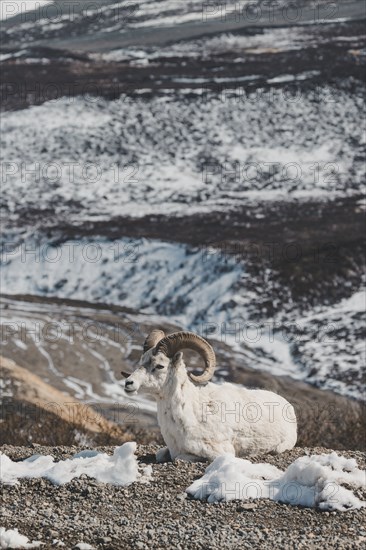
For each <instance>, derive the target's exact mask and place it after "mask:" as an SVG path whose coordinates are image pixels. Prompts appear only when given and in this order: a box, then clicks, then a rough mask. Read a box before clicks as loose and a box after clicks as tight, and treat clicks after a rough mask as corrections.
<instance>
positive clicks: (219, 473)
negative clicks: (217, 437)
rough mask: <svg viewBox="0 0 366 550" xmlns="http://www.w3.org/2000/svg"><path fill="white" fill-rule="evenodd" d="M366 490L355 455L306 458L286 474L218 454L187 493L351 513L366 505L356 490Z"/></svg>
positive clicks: (213, 499) (202, 497)
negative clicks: (274, 502)
mask: <svg viewBox="0 0 366 550" xmlns="http://www.w3.org/2000/svg"><path fill="white" fill-rule="evenodd" d="M343 485H347V486H350V487H352V488H354V489H359V488H366V476H365V471H364V470H360V469H359V468H358V466H357V462H356V461H355V460H354V459H347V458H344V457H342V456H339V455H337V453H335V452H332V453H330V454H321V455H312V456H303V457H300V458H298V459H297V460H295V461H294V462H293V463H292V464H290V466H289V467H288V468H287V469H286V470H285V471H284V472H283V471H282V470H280V469H278V468H276V467H275V466H272V465H271V464H268V463H259V464H254V463H252V462H250V461H249V460H244V459H242V458H236V457H235V456H233V455H230V454H225V455H222V456H219V457H217V458H216V459H215V460H214V461H213V462H212V464H210V466H208V468H206V472H205V474H204V476H203V477H202V478H200V479H198V480H196V481H194V482H193V483H192V485H191V486H190V487H188V489H187V493H188V494H190V495H192V496H193V498H195V499H200V500H207V501H208V502H220V501H230V500H248V499H260V498H267V499H271V500H274V501H276V502H283V503H286V504H291V505H293V506H304V507H307V508H319V509H320V510H336V511H340V512H345V511H347V510H356V509H359V508H362V507H365V506H366V502H364V501H361V500H360V499H359V498H358V497H357V496H356V495H355V494H354V493H353V492H352V491H351V490H350V489H346V488H345V487H344V486H343Z"/></svg>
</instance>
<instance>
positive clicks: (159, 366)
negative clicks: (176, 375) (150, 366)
mask: <svg viewBox="0 0 366 550" xmlns="http://www.w3.org/2000/svg"><path fill="white" fill-rule="evenodd" d="M155 368H156V369H164V368H165V366H164V365H155Z"/></svg>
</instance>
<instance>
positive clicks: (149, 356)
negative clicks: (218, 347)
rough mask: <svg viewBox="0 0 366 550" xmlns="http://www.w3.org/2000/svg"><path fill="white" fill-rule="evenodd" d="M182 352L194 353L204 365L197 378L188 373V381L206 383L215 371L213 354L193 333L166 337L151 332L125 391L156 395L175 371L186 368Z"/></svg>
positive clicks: (128, 379) (160, 333)
mask: <svg viewBox="0 0 366 550" xmlns="http://www.w3.org/2000/svg"><path fill="white" fill-rule="evenodd" d="M183 349H191V350H193V351H195V352H197V353H198V354H199V355H200V356H201V357H202V359H203V360H204V363H205V368H204V370H203V372H202V374H200V375H194V374H192V373H189V374H188V376H189V378H190V379H191V380H192V381H193V382H194V383H196V384H206V382H208V381H209V380H210V379H211V378H212V376H213V373H214V371H215V366H216V359H215V352H214V350H213V349H212V347H211V346H210V344H209V343H208V342H206V340H204V339H203V338H201V337H200V336H198V335H197V334H193V333H192V332H174V333H173V334H169V336H166V335H165V333H164V332H163V331H162V330H156V329H155V330H153V331H152V332H150V334H149V335H148V337H147V338H146V340H145V343H144V348H143V354H142V356H141V359H140V364H139V366H138V367H137V369H136V370H135V371H134V372H133V373H132V374H131V375H129V374H126V373H123V372H122V374H123V375H124V376H128V378H127V380H126V381H125V390H126V392H128V393H134V392H137V391H138V390H140V389H141V390H142V391H143V392H145V393H150V394H153V395H159V394H160V393H161V392H162V390H163V388H164V386H165V384H166V383H167V381H168V379H171V377H172V376H174V373H175V372H176V371H178V370H181V369H185V367H186V365H185V363H184V359H183V353H182V350H183Z"/></svg>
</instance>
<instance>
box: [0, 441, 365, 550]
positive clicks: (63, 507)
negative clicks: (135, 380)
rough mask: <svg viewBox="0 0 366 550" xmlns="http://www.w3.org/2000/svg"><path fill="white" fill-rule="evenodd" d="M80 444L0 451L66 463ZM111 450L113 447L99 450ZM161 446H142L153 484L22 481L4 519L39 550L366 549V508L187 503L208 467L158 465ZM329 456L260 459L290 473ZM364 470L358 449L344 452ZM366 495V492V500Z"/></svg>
mask: <svg viewBox="0 0 366 550" xmlns="http://www.w3.org/2000/svg"><path fill="white" fill-rule="evenodd" d="M80 449H81V447H40V446H36V445H33V447H12V446H8V445H5V446H3V447H1V450H2V451H3V452H5V453H6V454H7V455H8V456H10V457H11V458H12V459H22V458H26V457H28V456H31V455H32V454H34V453H40V454H52V455H53V456H54V457H55V458H57V459H64V458H67V457H69V456H70V455H72V454H74V453H75V452H77V451H80ZM99 449H100V450H103V451H106V452H109V453H111V452H112V451H113V448H112V447H100V448H99ZM156 449H157V447H154V446H140V447H139V448H138V455H139V457H140V460H141V462H144V463H150V464H152V467H153V479H152V481H151V482H150V483H148V484H141V483H135V484H133V485H131V486H129V487H126V488H121V487H114V486H112V485H105V484H101V483H97V482H96V481H95V480H92V479H89V478H88V477H87V476H85V477H83V476H82V477H81V478H79V479H77V480H73V481H72V482H70V483H67V484H65V485H63V486H61V487H57V486H54V485H52V484H51V483H50V482H49V481H47V480H43V479H28V480H25V479H23V480H22V481H21V482H20V483H19V485H17V486H5V487H4V488H3V513H2V516H3V522H2V525H3V526H5V527H6V528H7V529H9V528H18V529H19V531H20V532H21V533H22V534H24V535H26V536H28V537H29V538H30V540H41V541H43V542H44V543H45V545H44V546H42V548H54V547H56V546H57V544H58V543H57V542H55V539H58V540H61V541H63V543H64V544H65V546H64V548H73V547H74V546H75V545H76V544H78V543H80V542H85V543H89V544H91V545H92V546H93V547H94V548H103V549H108V548H109V549H130V548H131V549H141V550H143V549H147V548H154V549H168V548H172V549H173V548H174V549H177V550H178V549H183V548H184V549H186V548H189V549H192V550H193V549H201V550H203V549H208V548H210V549H215V548H225V549H231V548H232V549H234V548H235V549H238V548H251V549H253V548H261V549H266V548H276V549H278V548H281V549H282V548H283V549H286V548H296V549H298V548H306V549H309V548H319V547H322V548H323V549H325V548H342V549H346V548H347V549H348V548H349V549H354V548H362V547H363V548H364V547H365V543H366V509H362V510H359V511H351V512H346V513H338V512H319V511H317V510H313V509H305V508H300V507H291V506H288V505H283V504H278V503H275V502H272V501H268V500H260V501H256V502H253V501H252V502H246V503H243V502H238V501H232V502H230V503H220V504H215V505H213V504H207V503H204V502H201V501H194V500H191V499H190V498H186V495H185V492H184V491H185V489H186V488H187V487H188V486H189V485H190V484H191V482H192V481H193V480H194V479H196V478H197V477H200V476H201V475H202V473H203V472H204V469H205V466H206V465H205V464H203V463H198V464H189V463H185V462H181V461H178V462H177V463H175V464H172V463H167V464H155V460H154V454H153V453H155V451H156ZM305 451H308V452H309V451H310V452H311V453H315V454H318V453H322V452H329V450H327V449H324V448H320V447H317V448H313V449H302V448H295V449H293V450H292V451H288V452H286V453H283V454H282V455H279V456H266V457H257V458H256V459H255V460H256V461H261V460H262V461H263V460H265V461H267V462H270V463H272V464H274V465H276V466H278V467H279V468H285V467H286V466H288V465H289V464H290V462H292V461H293V460H295V459H296V458H298V457H299V456H302V455H303V454H304V453H305ZM340 454H342V455H344V456H347V457H353V458H356V460H357V462H358V464H359V466H360V467H363V468H364V467H365V464H366V455H365V453H361V452H356V451H355V452H340ZM364 496H365V495H364Z"/></svg>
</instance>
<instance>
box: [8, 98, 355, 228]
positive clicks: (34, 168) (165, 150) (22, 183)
mask: <svg viewBox="0 0 366 550" xmlns="http://www.w3.org/2000/svg"><path fill="white" fill-rule="evenodd" d="M327 93H328V94H329V90H328V91H327V90H318V92H316V91H313V92H309V93H305V92H304V94H303V95H302V96H301V97H300V99H299V100H298V101H297V100H296V101H289V100H287V98H286V96H285V95H284V93H283V91H281V90H275V89H270V91H269V92H268V91H267V92H266V93H263V94H262V93H260V91H257V92H256V93H254V94H253V95H249V96H243V97H241V98H238V96H237V95H234V97H231V98H230V97H227V96H226V94H225V96H223V95H218V96H217V95H216V96H215V95H214V96H210V97H206V96H205V97H202V96H196V97H194V98H192V97H190V98H186V97H185V96H184V95H183V96H182V95H180V94H179V95H178V96H172V97H169V96H164V97H155V98H153V99H150V100H148V99H144V98H143V97H141V98H140V99H131V98H128V97H125V96H122V97H121V98H120V99H118V100H116V101H112V102H107V101H104V100H102V99H99V98H91V97H90V98H89V100H88V98H71V99H62V100H59V101H51V102H48V103H45V104H44V105H42V106H39V107H32V108H30V109H28V110H26V111H23V112H22V116H19V115H18V113H17V112H8V113H4V114H3V115H2V127H3V137H2V148H1V149H2V150H1V159H2V193H3V199H2V201H3V202H2V204H3V206H4V210H3V213H4V214H5V216H6V215H7V214H10V215H11V217H12V218H13V219H14V217H15V218H16V217H17V216H18V215H19V213H20V212H23V211H24V209H28V208H36V209H37V210H39V209H41V210H47V209H51V210H52V211H54V215H55V216H56V217H61V218H62V216H64V215H67V217H68V220H70V219H73V218H75V219H77V220H80V219H84V220H85V219H90V218H93V219H96V217H99V219H100V217H102V218H104V219H110V218H111V217H113V216H114V215H129V216H131V215H133V216H137V217H140V216H142V215H144V214H147V213H155V214H177V215H179V214H182V213H187V208H188V209H189V210H188V212H189V213H190V214H192V213H194V212H207V211H212V210H220V211H222V210H227V209H231V208H235V206H237V205H238V204H239V203H242V202H243V201H246V202H248V201H249V202H253V201H258V200H275V199H282V200H291V199H292V198H295V197H297V198H302V197H311V198H314V197H316V196H317V197H320V198H321V197H323V198H326V199H329V198H330V197H332V196H335V195H351V194H353V193H357V192H359V190H360V183H361V181H362V176H363V168H364V166H363V161H362V156H361V150H362V144H363V139H364V137H363V133H362V127H361V125H360V124H359V120H360V116H361V113H362V108H363V107H362V98H361V97H359V96H358V94H357V93H352V94H351V93H348V92H343V93H341V92H340V91H339V90H338V91H337V95H336V97H335V96H332V94H330V95H327ZM327 97H328V99H330V98H331V97H333V98H334V97H335V101H333V100H332V101H327V100H326V99H325V98H327ZM335 110H336V112H337V115H336V117H334V116H333V114H334V111H335Z"/></svg>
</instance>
